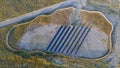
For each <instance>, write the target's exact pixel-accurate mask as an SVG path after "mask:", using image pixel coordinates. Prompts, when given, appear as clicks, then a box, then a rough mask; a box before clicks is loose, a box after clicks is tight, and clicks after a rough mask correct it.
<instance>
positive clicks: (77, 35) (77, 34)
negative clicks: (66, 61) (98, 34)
mask: <svg viewBox="0 0 120 68" xmlns="http://www.w3.org/2000/svg"><path fill="white" fill-rule="evenodd" d="M90 29H91V28H89V27H87V26H85V25H82V26H61V27H60V28H59V29H58V31H57V32H56V34H55V36H54V38H53V39H52V40H51V42H50V44H49V45H48V47H47V48H46V51H48V52H55V53H61V54H65V55H69V54H76V53H77V52H78V50H79V48H80V46H81V45H82V43H83V42H84V40H85V38H86V36H87V34H88V33H89V31H90Z"/></svg>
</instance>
